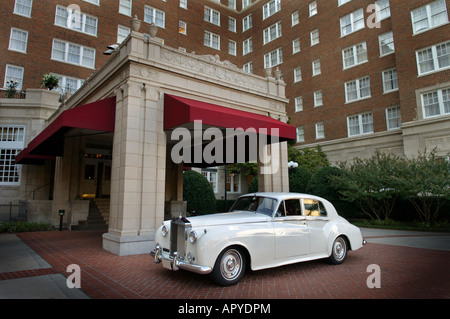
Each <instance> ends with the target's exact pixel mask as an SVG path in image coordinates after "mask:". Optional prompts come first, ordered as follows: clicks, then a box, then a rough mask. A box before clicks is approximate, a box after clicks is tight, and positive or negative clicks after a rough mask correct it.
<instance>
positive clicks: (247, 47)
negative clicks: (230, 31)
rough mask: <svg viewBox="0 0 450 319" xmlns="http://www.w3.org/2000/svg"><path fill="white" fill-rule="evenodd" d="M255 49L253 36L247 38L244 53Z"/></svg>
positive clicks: (243, 47)
mask: <svg viewBox="0 0 450 319" xmlns="http://www.w3.org/2000/svg"><path fill="white" fill-rule="evenodd" d="M252 51H253V41H252V38H248V39H245V40H244V42H243V44H242V55H246V54H248V53H250V52H252Z"/></svg>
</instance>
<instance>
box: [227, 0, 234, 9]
mask: <svg viewBox="0 0 450 319" xmlns="http://www.w3.org/2000/svg"><path fill="white" fill-rule="evenodd" d="M228 8H231V9H234V10H236V0H228Z"/></svg>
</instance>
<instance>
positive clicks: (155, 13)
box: [144, 6, 166, 28]
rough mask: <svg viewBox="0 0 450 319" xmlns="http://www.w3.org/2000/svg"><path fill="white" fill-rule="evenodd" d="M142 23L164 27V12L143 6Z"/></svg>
mask: <svg viewBox="0 0 450 319" xmlns="http://www.w3.org/2000/svg"><path fill="white" fill-rule="evenodd" d="M144 22H147V23H154V24H156V25H157V26H158V27H160V28H165V27H166V13H165V12H164V11H161V10H158V9H155V8H152V7H149V6H145V7H144Z"/></svg>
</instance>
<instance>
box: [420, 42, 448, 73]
mask: <svg viewBox="0 0 450 319" xmlns="http://www.w3.org/2000/svg"><path fill="white" fill-rule="evenodd" d="M416 61H417V73H418V75H419V76H421V75H426V74H429V73H434V72H440V71H443V70H447V69H449V68H450V41H447V42H444V43H439V44H436V45H433V46H431V47H428V48H424V49H420V50H417V51H416Z"/></svg>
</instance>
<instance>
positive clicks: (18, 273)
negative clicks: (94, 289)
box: [0, 234, 89, 299]
mask: <svg viewBox="0 0 450 319" xmlns="http://www.w3.org/2000/svg"><path fill="white" fill-rule="evenodd" d="M2 277H3V278H11V279H8V280H1V279H2ZM85 298H89V297H88V296H87V295H86V294H85V293H84V292H83V291H81V290H80V289H69V288H68V287H67V284H66V277H64V276H63V275H62V274H60V273H58V271H56V270H55V269H54V268H53V267H52V266H51V265H50V264H49V263H47V262H46V261H45V260H44V259H42V258H41V257H40V256H39V255H38V254H36V252H35V251H34V250H32V249H31V248H30V247H28V245H27V244H25V243H24V242H23V241H22V240H21V239H20V238H18V237H17V236H16V235H15V234H0V299H85Z"/></svg>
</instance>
